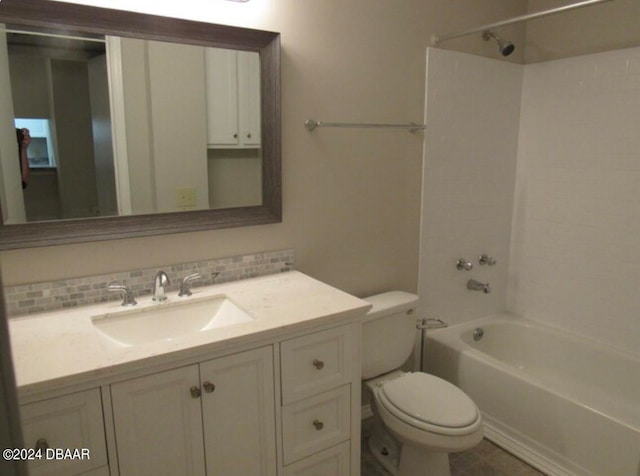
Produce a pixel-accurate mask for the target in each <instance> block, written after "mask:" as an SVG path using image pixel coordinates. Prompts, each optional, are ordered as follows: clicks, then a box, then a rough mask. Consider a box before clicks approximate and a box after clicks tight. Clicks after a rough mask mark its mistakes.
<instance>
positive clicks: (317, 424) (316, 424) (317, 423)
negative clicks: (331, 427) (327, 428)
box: [313, 420, 324, 431]
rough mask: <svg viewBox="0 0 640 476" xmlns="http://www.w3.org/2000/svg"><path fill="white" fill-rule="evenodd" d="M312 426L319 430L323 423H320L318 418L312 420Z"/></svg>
mask: <svg viewBox="0 0 640 476" xmlns="http://www.w3.org/2000/svg"><path fill="white" fill-rule="evenodd" d="M313 426H314V427H315V428H316V430H318V431H320V430H322V429H323V428H324V423H322V422H321V421H320V420H313Z"/></svg>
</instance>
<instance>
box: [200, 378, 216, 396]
mask: <svg viewBox="0 0 640 476" xmlns="http://www.w3.org/2000/svg"><path fill="white" fill-rule="evenodd" d="M202 386H203V387H204V391H205V392H206V393H213V392H214V390H215V389H216V386H215V384H213V383H211V382H209V381H207V382H205V383H203V384H202Z"/></svg>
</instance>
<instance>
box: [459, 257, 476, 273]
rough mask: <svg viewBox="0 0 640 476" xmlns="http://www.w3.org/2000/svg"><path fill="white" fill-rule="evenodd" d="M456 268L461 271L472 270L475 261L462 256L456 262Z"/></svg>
mask: <svg viewBox="0 0 640 476" xmlns="http://www.w3.org/2000/svg"><path fill="white" fill-rule="evenodd" d="M456 269H457V270H460V271H471V270H472V269H473V263H472V262H471V261H467V260H466V259H464V258H460V259H459V260H458V261H457V262H456Z"/></svg>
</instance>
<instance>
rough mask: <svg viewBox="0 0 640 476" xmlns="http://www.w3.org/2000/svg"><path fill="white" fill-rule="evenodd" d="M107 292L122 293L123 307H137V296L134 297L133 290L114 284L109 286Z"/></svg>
mask: <svg viewBox="0 0 640 476" xmlns="http://www.w3.org/2000/svg"><path fill="white" fill-rule="evenodd" d="M107 290H108V291H111V292H121V293H122V304H121V305H122V306H126V307H129V306H135V305H136V304H138V302H137V301H136V298H135V296H134V295H133V291H131V289H129V287H128V286H125V285H124V284H120V283H118V282H113V283H111V284H109V287H108V288H107Z"/></svg>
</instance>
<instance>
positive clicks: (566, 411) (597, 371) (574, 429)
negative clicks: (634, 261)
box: [424, 315, 640, 476]
mask: <svg viewBox="0 0 640 476" xmlns="http://www.w3.org/2000/svg"><path fill="white" fill-rule="evenodd" d="M477 328H481V329H482V330H483V332H484V335H483V336H482V338H481V339H479V340H475V339H474V330H475V329H477ZM424 352H425V353H424V357H425V359H424V360H425V370H426V371H427V372H429V373H432V374H434V375H437V376H439V377H442V378H444V379H446V380H448V381H450V382H452V383H454V384H456V385H458V386H459V387H460V388H462V390H464V391H465V392H466V393H467V394H468V395H469V396H470V397H471V398H472V399H473V400H474V401H475V402H476V404H477V405H478V407H479V408H480V410H481V412H482V415H483V417H484V421H485V435H486V436H487V437H488V438H489V439H490V440H492V441H494V442H495V443H497V444H498V445H500V446H502V447H504V448H505V449H507V450H508V451H510V452H512V453H513V454H515V455H516V456H518V457H520V458H522V459H524V460H525V461H527V462H529V463H530V464H532V465H533V466H536V467H537V468H539V469H540V470H541V471H543V472H544V473H546V474H549V475H553V476H555V475H562V476H565V475H575V476H583V475H585V476H586V475H589V476H592V475H593V476H595V475H598V476H640V357H639V356H637V355H634V354H625V353H620V352H617V351H615V350H613V349H611V348H609V347H607V346H604V345H602V344H599V343H597V342H595V341H591V340H588V339H585V338H580V337H577V336H574V335H572V334H569V333H566V332H563V331H560V330H558V329H554V328H550V327H546V326H545V325H542V324H538V323H536V322H533V321H529V320H526V319H520V318H515V317H512V316H509V315H501V316H492V317H489V318H483V319H479V320H475V321H472V322H468V323H465V324H460V325H455V326H451V327H449V328H447V329H441V330H436V331H429V332H428V333H427V334H426V338H425V350H424Z"/></svg>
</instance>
